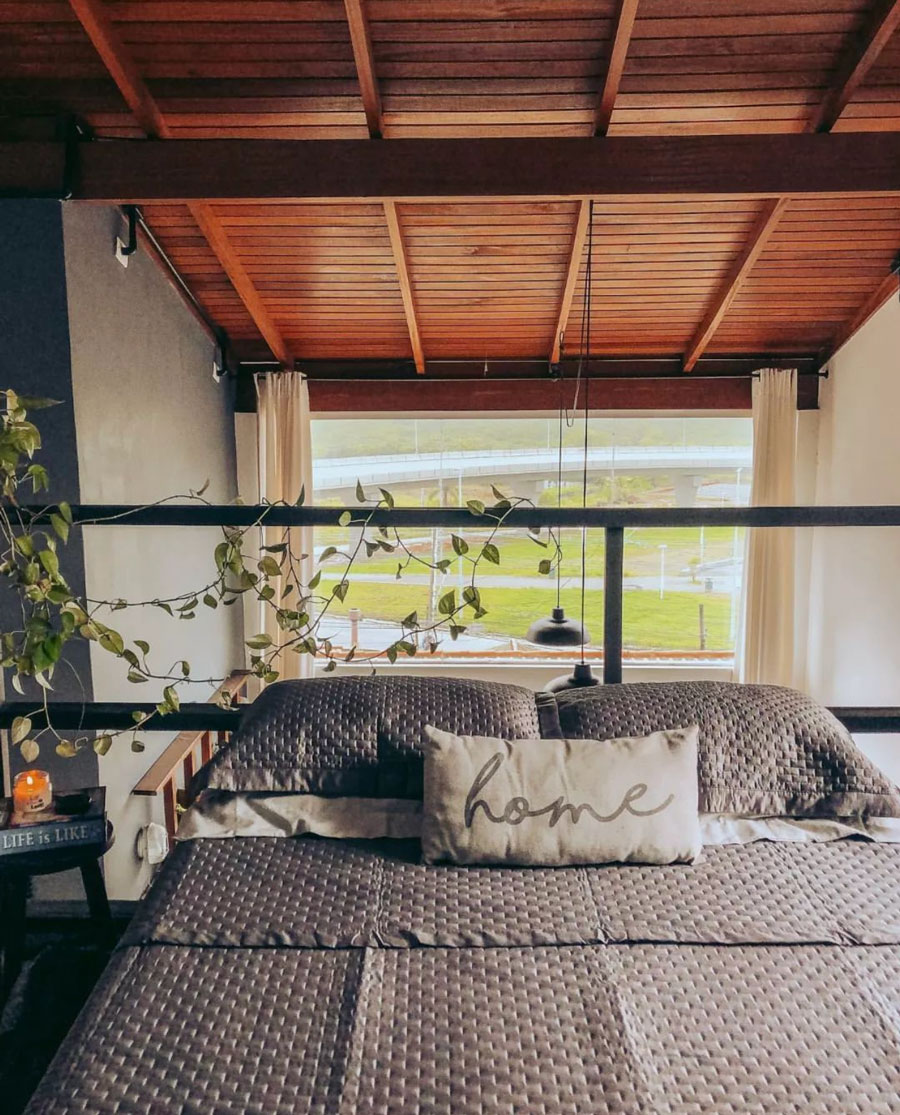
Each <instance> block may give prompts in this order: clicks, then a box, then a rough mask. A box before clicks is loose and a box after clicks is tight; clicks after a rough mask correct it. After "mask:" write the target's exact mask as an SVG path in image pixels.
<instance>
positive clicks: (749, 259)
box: [684, 197, 788, 372]
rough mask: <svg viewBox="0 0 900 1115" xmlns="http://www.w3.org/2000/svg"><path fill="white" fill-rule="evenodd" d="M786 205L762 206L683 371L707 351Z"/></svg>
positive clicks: (781, 201)
mask: <svg viewBox="0 0 900 1115" xmlns="http://www.w3.org/2000/svg"><path fill="white" fill-rule="evenodd" d="M787 205H788V199H787V198H786V197H780V198H773V199H772V200H770V201H766V202H764V203H763V207H762V211H761V212H760V214H759V217H758V218H757V220H756V224H755V225H754V226H753V231H752V232H751V233H750V236H749V238H748V240H747V243H746V244H745V246H744V248H743V250H742V251H741V254H740V255H739V256H738V258H737V259H736V260H735V261H734V263H733V264H732V265H731V267H730V268H729V270H728V274H727V275H726V276H725V280H724V282H723V283H722V285H721V287H720V288H719V290H718V292H717V293H716V296H715V298H714V299H713V301H712V303H711V305H710V307H709V309H708V310H707V311H706V314H705V316H704V318H703V320H702V321H701V322H700V324H699V325H698V326H697V330H696V332H695V333H694V336H693V337H692V338H691V343H690V344H689V345H688V348H687V352H686V353H685V355H684V370H685V371H686V372H690V371H692V370H693V368H694V367H695V365H696V363H697V361H698V360H699V359H700V357H701V356H702V355H703V353H704V352H705V351H706V349H707V347H708V346H709V343H710V341H712V339H713V336H714V334H715V332H716V330H717V329H718V328H719V325H720V323H721V321H722V318H723V317H724V316H725V314H726V313H727V312H728V307H729V306H730V305H731V303H732V302H733V301H734V299H735V297H736V295H737V293H738V291H739V290H740V289H741V286H742V285H743V284H744V281H745V280H746V278H747V276H748V275H749V274H750V272H751V270H752V269H753V265H754V263H756V261H757V260H758V259H759V257H760V256H761V255H762V252H763V249H764V248H765V246H766V243H767V241H768V239H769V237H770V236H771V235H772V233H773V232H774V231H775V227H776V225H777V224H778V222H779V220H780V219H781V215H782V213H783V212H784V211H785V209H786V208H787Z"/></svg>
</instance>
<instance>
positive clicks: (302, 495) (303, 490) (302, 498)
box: [294, 484, 306, 507]
mask: <svg viewBox="0 0 900 1115" xmlns="http://www.w3.org/2000/svg"><path fill="white" fill-rule="evenodd" d="M304 503H306V485H305V484H301V485H300V495H299V496H297V502H296V503H295V504H294V506H295V507H302V506H303V504H304Z"/></svg>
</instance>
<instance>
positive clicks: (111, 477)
mask: <svg viewBox="0 0 900 1115" xmlns="http://www.w3.org/2000/svg"><path fill="white" fill-rule="evenodd" d="M121 229H122V221H121V218H120V216H119V214H118V213H117V212H116V211H115V210H113V209H106V208H99V207H93V206H85V205H78V204H68V205H66V206H64V223H63V230H64V243H65V262H66V280H67V287H68V303H69V332H70V346H71V360H72V383H73V394H74V404H75V418H76V429H77V441H78V463H79V469H80V476H81V498H82V501H83V502H85V503H143V502H150V501H153V500H157V499H161V498H163V497H165V496H169V495H173V494H176V493H181V492H186V491H187V490H188V489H189V488H194V489H197V488H199V487H201V486H202V484H203V483H204V481H206V480H207V479H208V480H209V488H208V489H207V491H206V493H205V495H206V498H208V499H210V500H212V501H214V502H223V503H224V502H227V501H229V500H231V499H232V498H233V497H234V496H235V495H236V470H235V456H234V429H233V406H232V399H231V389H230V385H229V384H228V383H216V382H215V381H214V380H213V376H212V367H213V345H212V343H211V342H210V340H209V339H208V337H207V336H206V334H205V333H204V332H203V330H202V329H201V328H200V326H199V325H198V323H197V322H196V321H195V320H194V318H193V317H192V316H191V314H190V313H189V312H188V310H187V309H186V307H185V306H184V304H183V303H182V301H181V299H180V298H179V296H178V295H177V294H176V293H175V291H174V290H173V289H172V288H171V286H170V285H169V283H168V281H167V280H166V278H165V277H164V275H163V274H162V273H161V271H160V270H159V268H158V267H157V266H156V264H155V263H154V262H153V261H152V260H151V259H149V258H148V257H147V256H146V255H144V254H143V253H141V252H140V251H138V253H137V254H136V255H134V256H132V257H131V259H130V261H129V265H128V268H127V269H125V268H123V267H122V266H121V265H120V264H119V263H118V262H117V260H116V259H115V256H114V251H113V248H114V243H115V237H116V234H117V233H119V232H121ZM84 535H85V538H84V543H85V569H86V582H87V591H88V595H89V596H93V597H95V598H103V599H110V598H116V597H125V598H127V599H130V600H142V599H152V598H153V597H156V596H171V595H173V594H174V593H176V592H180V591H184V590H187V589H191V588H194V587H197V586H198V585H201V584H204V583H206V582H207V581H208V580H209V579H211V576H212V574H213V573H214V563H213V559H212V552H213V548H214V546H215V544H216V542H217V541H219V540H220V538H221V534H220V532H219V531H218V530H211V529H205V530H204V529H197V530H194V529H183V528H172V529H170V530H159V529H157V528H141V527H133V528H130V527H114V528H103V527H92V528H86V529H85V531H84ZM108 622H109V623H110V624H111V626H113V627H115V628H116V629H117V630H119V631H121V632H122V634H123V635H125V636H126V637H128V638H132V639H133V638H134V637H138V638H145V639H147V641H148V642H150V644H151V646H152V648H153V651H152V661H153V662H154V664H155V665H156V666H158V667H160V668H161V671H167V670H168V669H170V668H171V664H172V663H173V662H174V661H175V660H176V659H181V658H186V659H188V660H189V661H190V663H191V666H192V668H193V673H194V676H197V677H221V676H223V675H226V674H228V673H229V672H230V670H231V669H233V668H235V667H236V666H240V665H242V659H243V655H242V647H241V635H242V627H241V618H240V609H239V608H228V609H223V608H220V609H218V610H217V611H215V612H213V611H210V610H209V609H204V608H201V609H200V610H199V611H198V613H197V618H196V619H195V620H192V621H178V620H175V619H170V618H169V617H168V616H166V615H165V613H163V612H161V611H159V610H158V609H153V608H145V609H140V610H139V611H135V612H133V613H132V612H130V611H128V612H124V611H119V612H115V613H113V614H112V615H111V616H110V617H109V619H108ZM91 664H92V672H93V681H94V698H95V700H98V701H104V700H105V701H110V700H113V701H128V700H133V701H137V700H140V701H149V700H155V699H157V698H158V696H159V693H160V689H161V684H160V685H156V684H154V683H148V684H144V685H133V684H131V683H129V682H128V681H127V680H126V678H125V669H124V668H123V667H124V663H123V662H122V661H121V660H119V659H116V658H114V657H113V656H111V655H109V654H107V653H106V652H104V651H103V650H101V649H100V648H99V647H96V646H94V647H92V656H91ZM210 689H211V687H210V686H198V687H197V690H196V691H195V692H193V693H189V692H185V693H184V694H183V695H184V696H185V697H186V698H187V699H192V700H204V699H205V698H206V696H207V695H208V693H209V692H210ZM143 738H144V741H145V743H146V744H147V750H146V751H145V752H143V753H142V754H133V753H132V752H131V750H130V747H129V743H128V740H127V738H126V739H121V740H119V741H117V743H116V744H115V746H114V747H113V748H112V750H111V751H110V752H109V754H108V755H107V756H106V757H105V758H103V759H101V760H100V779H101V781H102V782H103V783H104V784H105V785H106V787H107V800H108V805H109V811H110V815H111V817H112V820H113V823H114V824H115V827H116V844H115V847H114V848H113V849H112V850H111V852H110V853H109V854H108V855H107V857H106V860H105V871H106V879H107V889H108V891H109V894H110V897H111V898H114V899H132V898H137V897H139V895H140V894H141V892H142V891H143V890H144V889H145V887H146V885H147V883H148V882H149V878H150V872H149V870H148V868H147V866H146V865H144V864H142V863H141V862H140V861H139V860H138V859H137V857H136V856H135V853H134V841H135V837H136V834H137V832H138V829H139V828H140V827H141V826H142V825H144V824H146V823H147V821H149V820H151V819H153V820H157V821H160V820H162V817H161V812H162V810H161V803H159V802H157V801H155V800H154V799H150V798H144V797H141V798H138V797H134V796H132V794H131V790H132V787H133V786H134V784H135V782H137V781H138V779H139V778H140V776H141V775H142V774H143V773H144V771H145V770H146V768H147V767H148V766H149V765H150V763H151V762H152V761H153V758H154V757H155V756H156V755H157V754H158V753H159V752H160V751H162V750H163V748H164V747H165V746H166V744H167V743H168V742H169V741H170V740H171V738H172V737H171V734H170V733H165V732H153V733H147V734H146V735H145V736H144V737H143Z"/></svg>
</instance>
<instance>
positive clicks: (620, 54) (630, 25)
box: [593, 0, 640, 136]
mask: <svg viewBox="0 0 900 1115" xmlns="http://www.w3.org/2000/svg"><path fill="white" fill-rule="evenodd" d="M639 2H640V0H621V2H620V4H619V12H618V15H617V17H616V29H615V32H614V34H613V42H612V48H611V50H610V52H609V62H608V63H607V67H606V77H605V78H604V79H603V88H602V90H601V91H600V99H599V101H598V102H597V111H596V112H595V114H594V129H593V130H594V135H595V136H605V135H606V133H607V132H608V131H609V125H610V121H611V120H612V114H613V110H614V109H615V107H616V97H618V95H619V86H620V85H621V83H622V75H623V74H624V72H625V59H626V57H627V56H628V47H629V46H630V45H631V36H632V33H633V32H634V21H635V19H636V17H637V10H638V3H639Z"/></svg>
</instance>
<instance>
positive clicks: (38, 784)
mask: <svg viewBox="0 0 900 1115" xmlns="http://www.w3.org/2000/svg"><path fill="white" fill-rule="evenodd" d="M52 801H53V786H52V785H51V784H50V775H49V774H48V773H47V772H46V771H45V770H23V771H22V773H21V774H17V775H16V781H15V784H14V786H13V809H14V811H15V812H16V813H17V814H18V815H19V816H21V817H27V816H28V815H29V814H31V813H43V812H44V811H45V810H47V809H49V808H50V805H51V802H52Z"/></svg>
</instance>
